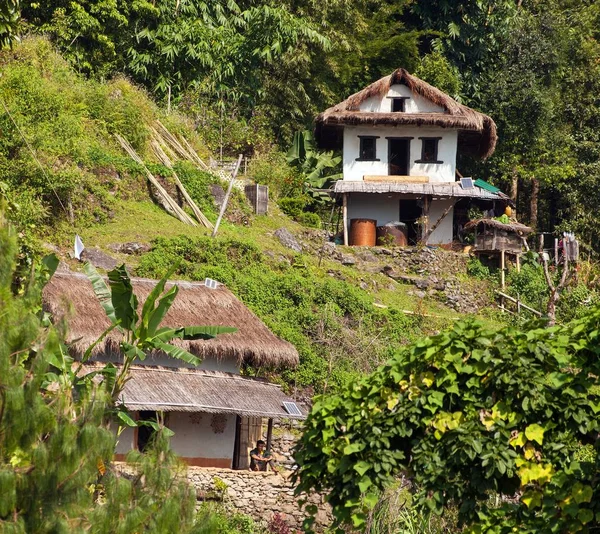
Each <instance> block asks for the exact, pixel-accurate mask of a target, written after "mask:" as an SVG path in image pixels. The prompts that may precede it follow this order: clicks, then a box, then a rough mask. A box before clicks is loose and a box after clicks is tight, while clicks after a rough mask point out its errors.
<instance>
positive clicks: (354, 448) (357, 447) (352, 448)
mask: <svg viewBox="0 0 600 534" xmlns="http://www.w3.org/2000/svg"><path fill="white" fill-rule="evenodd" d="M364 448H365V444H364V443H361V442H358V443H351V444H350V445H346V446H345V447H344V454H345V455H346V456H348V455H350V454H354V453H355V452H360V451H362V450H363V449H364Z"/></svg>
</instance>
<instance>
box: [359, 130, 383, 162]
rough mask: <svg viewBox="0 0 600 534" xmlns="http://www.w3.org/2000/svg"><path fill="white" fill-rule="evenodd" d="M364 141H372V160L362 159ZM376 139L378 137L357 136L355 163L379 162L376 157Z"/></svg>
mask: <svg viewBox="0 0 600 534" xmlns="http://www.w3.org/2000/svg"><path fill="white" fill-rule="evenodd" d="M365 139H369V140H372V141H373V157H372V158H363V157H362V154H363V142H364V140H365ZM377 139H379V136H378V135H359V136H358V158H356V161H380V159H379V158H378V157H377Z"/></svg>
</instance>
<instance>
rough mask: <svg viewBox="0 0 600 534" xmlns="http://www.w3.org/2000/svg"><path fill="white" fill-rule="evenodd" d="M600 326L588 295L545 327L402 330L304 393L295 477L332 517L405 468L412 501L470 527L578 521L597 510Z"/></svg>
mask: <svg viewBox="0 0 600 534" xmlns="http://www.w3.org/2000/svg"><path fill="white" fill-rule="evenodd" d="M599 327H600V310H598V309H595V310H593V311H592V312H590V313H589V314H588V315H586V316H585V317H584V318H583V319H580V320H579V321H578V322H576V323H572V324H569V325H568V326H565V327H554V328H546V327H544V325H543V324H540V325H535V324H531V325H528V327H527V328H526V329H524V330H518V329H514V328H512V327H506V328H503V329H500V330H497V331H493V330H490V329H487V328H484V327H483V326H481V325H480V324H478V323H476V322H472V321H461V322H458V323H456V324H455V325H454V327H453V328H451V329H450V330H447V331H446V332H443V333H441V334H439V335H437V336H434V337H429V338H425V339H423V340H422V341H419V342H417V343H414V344H412V345H411V346H409V347H407V348H405V349H403V350H401V351H399V353H398V354H397V355H396V356H395V357H394V358H393V359H392V361H391V362H390V363H389V364H387V365H385V366H383V367H381V368H380V369H379V370H378V371H377V372H375V373H373V374H372V375H371V376H369V377H367V378H366V379H363V380H361V381H360V382H357V383H355V384H352V385H350V386H349V387H348V388H347V390H345V391H344V392H343V393H342V394H340V395H335V396H329V397H320V398H318V399H316V400H315V403H314V405H313V409H312V412H311V414H310V416H309V419H308V420H307V423H306V429H307V430H306V432H305V434H304V435H303V437H302V440H301V443H300V445H299V447H298V450H297V455H296V460H297V461H298V464H299V466H300V471H299V478H300V485H299V488H300V489H301V490H307V489H311V488H312V489H318V490H326V491H330V492H331V494H330V499H329V502H330V503H331V504H332V505H333V507H334V512H335V515H336V517H337V518H338V520H340V521H348V522H350V521H352V522H353V523H354V525H355V526H360V525H361V524H363V523H364V521H365V519H366V514H367V512H368V511H369V510H370V509H372V508H373V507H374V506H375V505H376V503H377V501H378V499H379V492H380V491H381V490H382V489H383V488H385V487H386V486H387V485H389V484H391V483H392V482H393V480H394V477H396V476H399V475H400V474H402V473H404V474H406V475H408V476H410V477H411V478H412V480H413V481H414V483H415V487H416V488H417V495H416V499H417V502H418V503H419V504H420V505H421V506H423V507H424V508H425V509H429V510H432V511H434V512H437V513H441V512H442V511H443V509H444V507H445V506H448V505H450V504H454V505H456V506H458V507H459V518H460V519H461V520H462V521H464V522H465V523H466V524H467V526H468V527H469V528H468V529H467V531H468V532H473V533H477V532H496V533H505V532H506V533H508V532H515V531H518V532H528V533H535V532H588V531H589V529H591V528H593V527H595V526H596V525H597V521H598V520H597V519H596V517H597V516H596V514H597V513H598V511H599V510H598V502H599V500H598V498H597V495H596V493H597V491H599V489H598V486H597V475H598V463H597V458H598V456H597V451H596V448H595V443H596V436H597V433H598V419H597V413H598V411H599V410H600V397H599V394H598V392H599V391H600V390H599V388H598V386H599V383H598V378H597V377H598V376H599V375H598V373H599V371H600V369H599V367H598V361H599V360H598V336H599V332H600V329H599ZM582 446H585V447H588V448H589V449H590V453H589V454H585V455H581V453H580V450H581V447H582ZM579 460H580V461H579ZM494 495H500V496H502V497H503V498H502V499H501V504H500V505H497V504H496V503H494V500H493V499H491V497H493V496H494Z"/></svg>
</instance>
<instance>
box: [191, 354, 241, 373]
mask: <svg viewBox="0 0 600 534" xmlns="http://www.w3.org/2000/svg"><path fill="white" fill-rule="evenodd" d="M199 369H204V370H205V371H223V372H224V373H233V374H234V375H239V374H240V365H239V363H238V360H237V358H221V359H220V360H217V359H216V358H204V360H202V363H201V364H200V367H199Z"/></svg>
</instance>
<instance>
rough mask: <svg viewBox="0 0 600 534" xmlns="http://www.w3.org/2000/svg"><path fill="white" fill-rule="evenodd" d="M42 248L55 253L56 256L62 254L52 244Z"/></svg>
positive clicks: (45, 244) (46, 244)
mask: <svg viewBox="0 0 600 534" xmlns="http://www.w3.org/2000/svg"><path fill="white" fill-rule="evenodd" d="M42 247H43V248H44V249H46V250H47V251H49V252H53V253H54V254H60V249H59V248H58V247H57V246H56V245H53V244H52V243H43V244H42Z"/></svg>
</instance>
